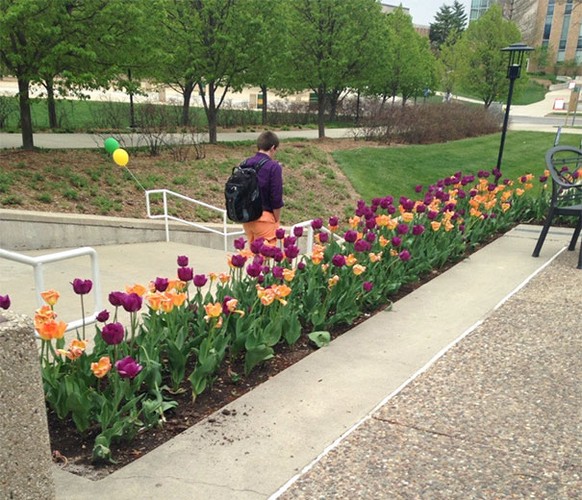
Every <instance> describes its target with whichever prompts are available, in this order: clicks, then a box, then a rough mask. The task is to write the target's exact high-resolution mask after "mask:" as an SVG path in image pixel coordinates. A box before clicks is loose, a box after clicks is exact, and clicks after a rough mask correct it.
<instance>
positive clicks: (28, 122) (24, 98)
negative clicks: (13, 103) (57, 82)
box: [18, 78, 34, 151]
mask: <svg viewBox="0 0 582 500" xmlns="http://www.w3.org/2000/svg"><path fill="white" fill-rule="evenodd" d="M29 87H30V81H29V80H25V79H22V78H18V101H19V104H20V130H21V133H22V149H25V150H26V151H32V150H33V149H34V139H33V136H32V116H31V113H30V96H29V94H28V90H29Z"/></svg>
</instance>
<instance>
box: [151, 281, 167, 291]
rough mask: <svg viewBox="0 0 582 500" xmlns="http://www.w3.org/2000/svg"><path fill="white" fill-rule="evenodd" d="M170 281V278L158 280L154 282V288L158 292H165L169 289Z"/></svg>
mask: <svg viewBox="0 0 582 500" xmlns="http://www.w3.org/2000/svg"><path fill="white" fill-rule="evenodd" d="M169 283H170V281H169V280H168V278H156V280H155V281H154V287H155V288H156V290H157V291H158V292H165V291H166V290H167V289H168V285H169Z"/></svg>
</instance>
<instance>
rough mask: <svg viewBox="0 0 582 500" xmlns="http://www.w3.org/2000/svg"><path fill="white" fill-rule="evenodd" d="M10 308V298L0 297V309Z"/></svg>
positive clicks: (6, 296)
mask: <svg viewBox="0 0 582 500" xmlns="http://www.w3.org/2000/svg"><path fill="white" fill-rule="evenodd" d="M9 307H10V297H9V296H8V295H0V309H8V308H9Z"/></svg>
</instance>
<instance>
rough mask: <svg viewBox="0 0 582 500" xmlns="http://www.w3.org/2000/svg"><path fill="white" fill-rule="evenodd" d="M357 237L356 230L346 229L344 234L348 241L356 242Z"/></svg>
mask: <svg viewBox="0 0 582 500" xmlns="http://www.w3.org/2000/svg"><path fill="white" fill-rule="evenodd" d="M357 239H358V233H357V232H356V231H354V230H353V229H350V230H349V231H346V232H345V234H344V240H346V241H347V242H348V243H354V242H355V241H356V240H357Z"/></svg>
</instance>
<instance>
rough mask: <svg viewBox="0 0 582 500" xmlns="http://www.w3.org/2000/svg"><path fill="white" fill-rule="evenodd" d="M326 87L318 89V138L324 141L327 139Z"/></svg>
mask: <svg viewBox="0 0 582 500" xmlns="http://www.w3.org/2000/svg"><path fill="white" fill-rule="evenodd" d="M326 98H327V94H326V89H325V85H322V86H320V87H319V88H318V89H317V128H318V132H319V134H318V137H319V138H320V139H323V138H324V137H325V105H326V104H327V102H326V100H327V99H326Z"/></svg>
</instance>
